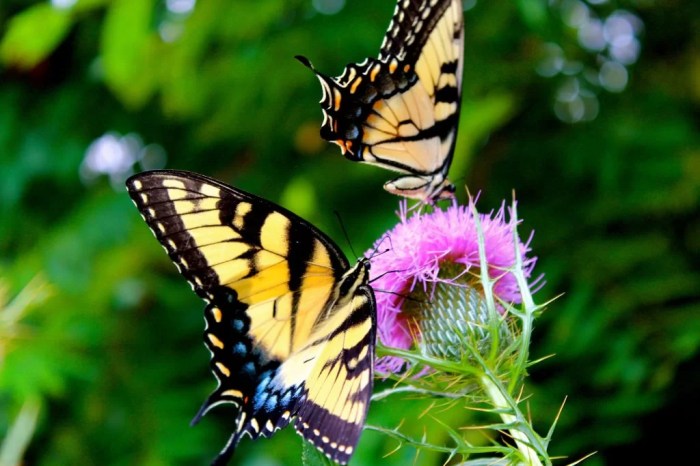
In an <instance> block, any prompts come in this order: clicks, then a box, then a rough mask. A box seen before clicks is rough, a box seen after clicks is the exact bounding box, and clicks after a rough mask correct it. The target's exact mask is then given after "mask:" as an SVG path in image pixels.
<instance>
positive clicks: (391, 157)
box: [297, 0, 464, 201]
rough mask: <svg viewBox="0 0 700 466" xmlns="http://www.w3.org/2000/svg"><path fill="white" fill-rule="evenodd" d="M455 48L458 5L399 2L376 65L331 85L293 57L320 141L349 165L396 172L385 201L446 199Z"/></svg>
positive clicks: (456, 84)
mask: <svg viewBox="0 0 700 466" xmlns="http://www.w3.org/2000/svg"><path fill="white" fill-rule="evenodd" d="M463 43H464V38H463V18H462V5H461V1H459V0H438V1H435V0H432V1H431V0H406V1H403V0H402V1H400V2H399V3H398V4H397V7H396V10H395V12H394V17H393V19H392V22H391V24H390V26H389V30H388V31H387V34H386V36H385V38H384V42H383V43H382V46H381V49H380V54H379V57H378V58H376V59H374V58H368V59H365V60H364V61H363V62H361V63H357V64H349V65H347V66H346V67H345V70H344V71H343V73H342V74H341V75H340V76H338V77H335V78H331V77H328V76H326V75H324V74H322V73H319V72H318V71H316V70H315V69H314V68H313V66H312V64H311V62H310V61H309V60H308V59H306V58H304V57H297V58H298V59H299V60H300V61H301V62H302V63H304V64H305V65H306V66H308V67H309V68H311V69H312V70H313V71H314V73H316V76H317V77H318V79H319V81H320V83H321V87H322V90H323V96H322V98H321V102H320V103H321V109H322V111H323V123H322V125H321V137H322V138H324V139H326V140H328V141H330V142H333V143H335V144H337V145H338V146H340V148H341V152H342V153H343V154H344V155H345V156H346V157H347V158H348V159H350V160H353V161H359V162H364V163H368V164H372V165H377V166H380V167H383V168H385V169H388V170H392V171H396V172H399V173H402V174H403V175H402V176H400V177H399V178H396V179H394V180H391V181H389V182H387V183H386V184H385V185H384V188H385V189H386V190H387V191H389V192H391V193H393V194H398V195H401V196H404V197H409V198H415V199H420V200H423V201H433V200H437V199H442V198H449V197H452V195H453V193H454V186H453V185H452V184H451V183H450V182H449V181H448V180H447V172H448V170H449V168H450V165H451V162H452V157H453V154H454V147H455V141H456V136H457V122H458V119H459V100H460V90H461V80H462V55H463V48H464V47H463Z"/></svg>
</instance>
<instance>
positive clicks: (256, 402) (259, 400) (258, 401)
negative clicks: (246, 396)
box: [253, 387, 269, 412]
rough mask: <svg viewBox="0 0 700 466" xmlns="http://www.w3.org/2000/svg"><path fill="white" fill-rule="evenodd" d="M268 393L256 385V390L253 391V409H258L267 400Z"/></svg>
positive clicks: (256, 410)
mask: <svg viewBox="0 0 700 466" xmlns="http://www.w3.org/2000/svg"><path fill="white" fill-rule="evenodd" d="M268 395H269V393H268V392H266V391H260V388H259V387H258V390H257V391H256V392H255V396H254V397H253V411H255V412H258V411H260V408H261V407H262V405H263V404H264V403H265V401H266V400H267V397H268Z"/></svg>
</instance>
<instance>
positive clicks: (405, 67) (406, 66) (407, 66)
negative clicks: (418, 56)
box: [403, 64, 411, 73]
mask: <svg viewBox="0 0 700 466" xmlns="http://www.w3.org/2000/svg"><path fill="white" fill-rule="evenodd" d="M410 69H411V65H409V64H406V65H404V67H403V71H404V73H408V71H409V70H410Z"/></svg>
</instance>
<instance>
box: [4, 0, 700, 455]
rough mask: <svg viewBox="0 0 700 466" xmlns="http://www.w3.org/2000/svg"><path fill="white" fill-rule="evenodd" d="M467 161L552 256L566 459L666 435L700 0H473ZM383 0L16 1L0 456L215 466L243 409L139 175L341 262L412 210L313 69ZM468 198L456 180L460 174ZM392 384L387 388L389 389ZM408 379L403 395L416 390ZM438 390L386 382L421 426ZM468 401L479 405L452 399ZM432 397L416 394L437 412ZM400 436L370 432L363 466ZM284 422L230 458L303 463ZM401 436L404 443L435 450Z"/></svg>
mask: <svg viewBox="0 0 700 466" xmlns="http://www.w3.org/2000/svg"><path fill="white" fill-rule="evenodd" d="M464 8H465V25H466V29H465V31H466V34H465V35H466V50H465V66H464V86H463V99H462V100H463V102H462V105H463V106H462V117H461V121H460V128H459V138H458V144H457V150H456V154H455V162H454V165H453V167H452V170H451V176H450V178H451V179H452V180H453V181H455V182H456V184H457V185H458V186H465V185H466V186H467V187H468V188H469V190H470V191H471V192H472V193H476V192H480V193H481V194H480V199H479V205H478V206H479V209H480V210H481V211H484V212H487V211H490V210H492V209H497V208H498V207H499V206H500V205H501V202H502V201H503V200H506V201H509V200H510V199H511V198H512V195H513V192H515V194H516V196H517V199H518V206H519V213H520V216H521V217H522V219H523V224H522V228H521V234H522V235H523V236H527V234H528V233H529V232H530V231H532V230H534V231H535V235H534V239H533V241H532V247H533V249H534V253H535V254H536V255H537V256H538V257H539V262H538V265H537V268H536V272H538V273H544V274H545V275H546V281H547V283H546V286H545V287H544V288H543V289H542V290H540V291H539V292H538V293H537V295H536V297H537V298H538V300H539V302H541V303H544V302H546V301H548V300H551V299H553V298H555V297H557V296H558V298H557V299H556V300H555V301H554V302H552V303H551V304H550V305H549V306H548V308H547V311H546V312H545V314H544V315H543V317H541V318H540V319H539V320H538V321H537V326H536V329H535V340H534V341H533V345H532V349H531V356H532V358H533V359H539V358H545V357H548V356H549V358H548V359H546V360H544V361H543V362H540V363H539V364H537V365H535V366H534V367H532V370H531V376H530V377H529V378H528V379H527V380H526V386H525V392H526V394H528V395H530V398H529V401H528V405H529V410H530V412H531V416H532V418H533V420H534V423H535V426H536V427H537V428H538V430H539V432H540V433H541V434H543V435H544V434H545V433H546V431H547V429H548V428H549V426H550V424H551V423H552V422H553V421H554V419H555V417H556V415H557V412H558V410H559V408H560V405H561V404H562V403H563V402H564V400H565V399H566V406H565V407H564V409H563V412H562V414H561V417H560V419H559V422H558V425H557V428H556V430H555V433H554V435H553V440H552V442H551V445H550V451H551V452H552V454H553V455H558V456H561V457H564V458H563V459H562V460H561V461H560V462H559V464H566V463H567V462H571V461H574V460H576V459H579V458H581V457H582V456H584V455H587V454H589V453H592V452H597V453H596V454H595V455H594V456H592V457H591V458H590V459H588V460H587V461H586V462H585V464H589V465H612V464H620V463H621V462H622V461H627V462H629V461H631V460H634V459H638V458H644V459H646V460H647V461H651V460H654V459H662V458H665V457H666V455H668V454H670V451H669V450H670V449H671V448H672V447H671V446H672V445H683V446H687V445H692V444H691V443H690V442H692V440H691V432H692V433H693V434H694V432H693V429H683V428H682V427H681V424H680V422H681V421H682V420H683V418H684V417H685V416H688V415H689V414H690V413H691V412H692V411H693V410H695V412H697V411H696V410H697V406H698V402H699V400H698V393H700V360H699V358H698V346H699V344H700V131H698V129H699V126H700V125H699V123H700V120H699V119H700V105H699V104H700V2H697V0H629V1H622V0H620V1H616V0H587V1H584V0H549V1H545V0H516V1H502V2H487V1H479V0H465V1H464ZM393 9H394V2H393V0H381V1H378V0H347V1H344V0H52V1H48V0H47V1H27V0H3V1H2V2H0V438H1V439H2V441H1V443H0V465H2V466H6V465H13V464H16V461H17V460H18V458H23V459H21V460H20V461H19V463H20V464H24V465H68V464H80V465H134V464H139V465H171V464H178V465H188V464H192V465H196V464H200V465H201V464H208V462H209V461H210V460H211V459H212V458H213V457H214V455H215V454H216V453H217V452H218V451H219V449H220V448H221V447H222V446H223V445H224V443H225V440H226V439H227V437H228V435H229V433H230V432H231V430H232V427H233V426H232V420H231V417H230V415H231V411H227V410H226V409H221V410H217V412H216V413H211V414H210V415H209V416H207V418H205V419H204V420H203V421H202V422H200V424H199V425H197V426H195V427H190V426H189V421H190V419H191V418H192V416H193V415H194V414H195V413H196V411H197V409H198V408H199V405H200V403H201V402H202V401H203V400H204V398H205V397H206V396H207V395H208V393H209V392H210V391H211V390H213V388H214V386H215V381H214V378H213V377H212V375H211V374H210V372H209V370H208V360H209V355H208V352H207V351H206V349H205V348H204V346H203V344H202V341H201V334H202V330H203V318H202V310H203V304H202V302H201V301H200V300H199V299H198V298H197V297H196V296H195V295H194V293H192V292H191V290H190V288H189V286H188V285H187V284H186V282H185V281H184V280H183V279H182V278H181V277H180V276H179V275H177V272H176V269H175V267H173V265H172V264H171V263H170V261H169V260H168V258H167V256H166V255H165V254H163V252H162V249H161V248H160V247H159V246H158V244H157V243H156V241H155V240H154V239H153V237H152V235H151V233H150V232H149V231H148V228H146V225H145V223H144V222H143V221H142V220H141V218H140V217H139V215H138V213H137V211H136V209H135V208H134V207H133V205H132V204H131V202H130V200H129V199H128V196H127V194H126V192H125V189H124V185H123V182H124V180H125V178H126V177H127V176H128V175H130V174H131V173H134V172H138V171H141V170H144V169H151V168H161V167H167V168H177V169H188V170H194V171H198V172H201V173H204V174H206V175H209V176H213V177H216V178H218V179H221V180H223V181H225V182H228V183H230V184H234V185H235V186H238V187H240V188H243V189H246V190H249V191H251V192H253V193H256V194H258V195H261V196H263V197H266V198H268V199H271V200H273V201H275V202H278V203H281V204H282V205H284V206H286V207H288V208H290V209H291V210H293V211H295V212H296V213H298V214H299V215H301V216H302V217H305V218H307V219H309V220H310V221H311V222H312V223H314V224H316V225H318V226H319V227H320V228H321V229H322V230H324V231H325V232H327V233H328V234H329V235H330V236H331V237H332V238H334V239H335V240H336V241H337V242H338V244H340V245H341V246H342V247H343V248H344V249H345V250H346V251H347V253H348V255H349V257H350V258H351V260H352V259H353V257H354V256H353V255H352V253H351V252H350V248H349V247H348V245H347V242H346V241H345V240H344V237H343V233H342V228H341V227H340V225H339V223H338V221H337V220H336V218H335V216H334V214H333V212H334V210H337V211H338V212H339V214H340V216H341V217H342V219H343V223H344V224H345V226H346V229H347V231H348V235H349V237H350V240H351V241H352V246H353V248H354V249H355V250H356V251H358V253H360V252H361V251H364V250H366V249H368V248H369V247H370V246H371V244H372V242H373V241H374V240H375V239H376V238H378V237H379V236H380V235H381V233H382V232H383V231H385V230H386V229H387V228H389V227H391V226H392V225H393V224H394V223H395V221H396V215H395V214H394V212H395V211H396V210H397V208H398V205H399V202H398V198H395V197H393V196H390V195H388V194H386V193H385V192H384V191H383V190H382V187H381V186H382V183H383V182H384V181H386V180H388V179H389V177H390V176H391V174H390V173H388V172H386V171H384V170H381V169H377V168H374V167H369V166H363V165H360V164H352V163H350V162H347V161H345V160H344V159H343V157H342V156H341V155H340V152H339V150H338V148H337V147H336V146H331V145H329V144H327V143H325V142H324V141H322V140H321V139H320V138H319V136H318V130H319V126H320V122H321V111H320V108H319V106H318V100H319V99H320V96H321V92H320V87H319V85H318V83H317V81H316V79H315V78H314V76H313V75H312V73H310V72H309V70H307V69H306V68H304V67H303V66H301V65H300V64H299V63H298V62H296V61H295V60H294V59H293V57H294V55H297V54H303V55H306V56H308V57H309V58H310V59H311V60H312V61H313V62H314V64H315V65H316V67H317V68H318V69H320V70H322V71H324V72H327V73H329V74H331V75H337V74H339V73H340V72H341V71H342V68H343V66H344V65H345V64H347V63H348V62H354V61H360V60H362V59H363V58H365V57H367V56H376V55H377V53H378V49H379V44H380V43H381V40H382V37H383V35H384V32H385V30H386V27H387V26H388V24H389V19H390V17H391V14H392V12H393ZM460 199H461V200H464V199H465V192H464V190H460ZM392 403H394V404H396V405H395V406H392V405H391V404H392ZM399 404H400V405H399ZM425 409H426V407H425V406H424V405H423V406H421V405H420V403H416V402H413V401H410V400H407V401H405V402H403V401H402V400H398V401H397V400H392V401H389V402H387V401H381V402H377V403H375V404H373V405H372V408H371V410H370V416H369V422H370V423H373V424H379V425H384V426H387V427H391V426H395V425H397V424H398V423H399V422H400V421H402V420H403V429H404V431H405V432H407V433H409V434H412V435H416V436H418V437H420V435H421V434H422V429H424V428H425V423H422V422H419V419H422V418H420V415H421V413H422V412H423V411H424V410H425ZM450 415H451V416H452V417H453V418H454V419H453V422H454V423H460V424H461V425H465V426H469V425H470V422H471V421H470V419H471V418H470V416H472V413H470V412H469V411H468V410H465V411H464V412H459V411H457V412H456V413H454V412H453V413H451V414H450ZM424 417H425V416H424ZM396 447H397V445H396V442H395V441H393V440H389V439H387V438H386V437H384V436H382V435H380V434H378V433H376V432H371V431H366V432H365V433H364V434H363V437H362V439H361V443H360V448H359V451H358V452H357V453H356V455H355V457H354V459H353V464H354V465H371V464H378V461H377V458H383V457H384V455H387V454H388V453H390V452H391V451H392V450H394V449H395V448H396ZM299 452H300V440H299V439H298V437H297V436H296V435H294V433H293V430H292V429H286V430H285V431H282V432H280V433H278V434H277V435H276V436H275V437H274V438H273V439H270V440H261V441H259V442H251V441H249V440H247V439H244V440H243V442H242V443H241V445H240V447H239V451H238V452H237V454H236V456H235V458H234V461H233V463H232V464H236V465H258V464H260V465H262V464H266V465H285V464H297V463H298V461H299ZM444 461H445V458H444V457H440V456H437V455H424V454H421V455H419V456H418V457H417V458H416V454H415V450H413V449H412V448H401V449H399V450H398V451H396V452H394V453H393V454H391V455H388V456H386V457H384V458H383V459H382V460H381V464H387V465H404V464H413V463H414V462H415V464H420V465H441V464H443V462H444Z"/></svg>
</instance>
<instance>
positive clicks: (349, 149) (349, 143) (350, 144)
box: [343, 141, 355, 155]
mask: <svg viewBox="0 0 700 466" xmlns="http://www.w3.org/2000/svg"><path fill="white" fill-rule="evenodd" d="M345 150H347V151H348V152H350V153H351V154H353V155H354V154H355V153H354V152H353V151H352V141H348V142H346V143H345ZM344 153H345V152H343V154H344Z"/></svg>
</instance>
